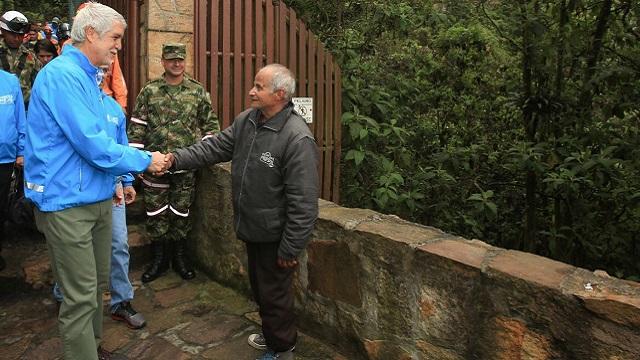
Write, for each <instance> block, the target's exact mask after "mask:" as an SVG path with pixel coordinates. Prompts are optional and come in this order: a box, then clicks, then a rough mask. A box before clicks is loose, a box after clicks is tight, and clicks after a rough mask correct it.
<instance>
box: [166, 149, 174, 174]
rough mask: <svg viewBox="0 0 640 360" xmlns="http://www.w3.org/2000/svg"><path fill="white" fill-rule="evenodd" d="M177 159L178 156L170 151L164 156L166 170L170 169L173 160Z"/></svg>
mask: <svg viewBox="0 0 640 360" xmlns="http://www.w3.org/2000/svg"><path fill="white" fill-rule="evenodd" d="M175 160H176V157H175V156H174V155H173V153H168V154H167V155H165V156H164V171H168V170H169V169H170V168H171V166H173V162H174V161H175Z"/></svg>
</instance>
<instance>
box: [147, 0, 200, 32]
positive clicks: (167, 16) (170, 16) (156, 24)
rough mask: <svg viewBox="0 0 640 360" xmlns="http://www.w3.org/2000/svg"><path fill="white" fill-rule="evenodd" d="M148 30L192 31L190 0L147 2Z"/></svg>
mask: <svg viewBox="0 0 640 360" xmlns="http://www.w3.org/2000/svg"><path fill="white" fill-rule="evenodd" d="M148 16H149V18H148V24H149V30H159V31H165V32H180V33H193V1H192V0H155V1H150V2H149V14H148Z"/></svg>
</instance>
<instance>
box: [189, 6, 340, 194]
mask: <svg viewBox="0 0 640 360" xmlns="http://www.w3.org/2000/svg"><path fill="white" fill-rule="evenodd" d="M194 1H195V29H194V30H195V38H194V53H195V56H194V58H195V64H194V65H195V74H194V75H195V77H196V79H198V80H199V81H200V82H201V83H202V84H205V86H206V87H207V89H208V90H209V91H210V92H211V98H212V103H213V107H214V109H215V111H216V113H217V114H218V116H219V117H220V119H221V124H220V125H221V127H223V128H226V127H227V126H229V125H230V123H231V121H233V118H234V116H235V115H237V114H238V113H240V112H241V111H242V110H244V109H245V108H247V107H249V96H248V93H249V90H250V89H251V88H252V86H253V78H254V76H255V73H256V71H257V70H259V69H260V68H261V67H263V66H264V65H267V64H270V63H280V64H282V65H285V66H287V67H288V68H289V69H291V71H293V73H294V74H295V76H296V79H297V84H296V94H295V96H298V97H311V98H313V122H312V123H311V124H309V126H310V128H311V129H312V131H313V134H314V136H315V138H316V141H317V143H318V148H319V151H320V158H321V163H320V166H319V169H318V170H319V172H320V174H321V189H322V191H321V197H322V198H323V199H326V200H330V201H334V202H338V201H339V179H340V136H341V127H340V118H341V113H342V111H341V108H342V104H341V93H342V89H341V78H340V68H339V67H338V65H337V64H336V63H335V61H334V59H333V56H332V55H331V54H330V53H329V52H328V51H327V50H326V49H325V48H324V46H323V45H322V43H321V42H320V41H319V40H318V38H317V37H316V36H315V35H314V34H313V33H311V32H310V31H309V30H308V29H307V28H306V26H305V24H304V23H303V22H302V21H301V20H300V19H298V17H297V15H296V13H295V11H293V10H292V9H289V8H288V7H287V6H286V5H285V4H284V3H283V2H281V1H277V0H273V1H272V0H233V1H232V0H194Z"/></svg>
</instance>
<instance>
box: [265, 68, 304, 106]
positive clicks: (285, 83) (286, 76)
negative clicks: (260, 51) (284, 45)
mask: <svg viewBox="0 0 640 360" xmlns="http://www.w3.org/2000/svg"><path fill="white" fill-rule="evenodd" d="M265 69H267V70H269V71H271V73H272V77H271V84H270V86H271V91H273V92H275V91H276V90H280V89H282V90H284V97H285V98H286V99H287V101H290V100H291V98H292V97H293V93H295V92H296V79H295V76H294V75H293V73H292V72H291V70H289V69H287V67H286V66H284V65H280V64H269V65H267V66H265V67H263V68H262V70H265Z"/></svg>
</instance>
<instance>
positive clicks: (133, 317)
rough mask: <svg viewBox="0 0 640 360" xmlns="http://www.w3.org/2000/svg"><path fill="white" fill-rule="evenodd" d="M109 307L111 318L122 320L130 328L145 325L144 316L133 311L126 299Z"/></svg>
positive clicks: (138, 327)
mask: <svg viewBox="0 0 640 360" xmlns="http://www.w3.org/2000/svg"><path fill="white" fill-rule="evenodd" d="M111 309H112V310H111V318H112V319H113V320H117V321H124V322H125V323H126V324H127V326H128V327H129V328H131V329H142V328H143V327H144V326H145V325H147V322H146V321H145V319H144V316H142V314H140V313H139V312H137V311H135V310H134V309H133V307H132V306H131V303H130V302H128V301H123V302H121V303H119V304H116V305H114V306H113V307H112V308H111Z"/></svg>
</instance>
